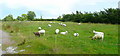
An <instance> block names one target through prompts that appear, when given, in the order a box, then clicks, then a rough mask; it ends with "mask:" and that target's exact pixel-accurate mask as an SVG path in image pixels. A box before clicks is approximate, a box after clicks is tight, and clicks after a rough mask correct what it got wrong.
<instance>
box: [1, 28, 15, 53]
mask: <svg viewBox="0 0 120 56" xmlns="http://www.w3.org/2000/svg"><path fill="white" fill-rule="evenodd" d="M10 37H11V36H10V35H9V33H7V32H4V31H3V30H0V44H2V46H0V54H2V47H3V46H4V45H11V44H14V43H15V42H14V41H12V40H11V39H10Z"/></svg>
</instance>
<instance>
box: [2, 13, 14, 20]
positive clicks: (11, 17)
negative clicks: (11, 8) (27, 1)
mask: <svg viewBox="0 0 120 56" xmlns="http://www.w3.org/2000/svg"><path fill="white" fill-rule="evenodd" d="M3 20H4V21H13V15H11V14H9V15H8V16H6V17H5V18H4V19H3Z"/></svg>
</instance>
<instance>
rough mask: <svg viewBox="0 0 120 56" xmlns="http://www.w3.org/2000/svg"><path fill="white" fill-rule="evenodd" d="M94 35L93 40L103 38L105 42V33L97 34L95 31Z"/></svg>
mask: <svg viewBox="0 0 120 56" xmlns="http://www.w3.org/2000/svg"><path fill="white" fill-rule="evenodd" d="M93 33H94V34H95V35H94V36H93V37H92V40H94V39H97V38H101V39H102V40H103V38H104V33H103V32H96V31H95V30H93Z"/></svg>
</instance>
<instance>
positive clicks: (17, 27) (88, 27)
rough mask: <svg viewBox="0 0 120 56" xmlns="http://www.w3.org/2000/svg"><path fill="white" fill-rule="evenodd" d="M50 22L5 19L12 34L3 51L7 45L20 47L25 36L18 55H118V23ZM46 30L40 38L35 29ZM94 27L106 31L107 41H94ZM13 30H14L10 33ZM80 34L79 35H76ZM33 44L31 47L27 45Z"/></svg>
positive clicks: (105, 39) (5, 23)
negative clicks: (10, 41) (64, 25)
mask: <svg viewBox="0 0 120 56" xmlns="http://www.w3.org/2000/svg"><path fill="white" fill-rule="evenodd" d="M49 22H50V21H31V22H29V21H27V22H25V21H23V22H18V21H6V22H2V30H4V31H6V32H8V33H10V35H11V36H12V37H11V40H14V41H15V43H14V44H12V45H3V50H4V49H5V48H6V47H8V46H17V45H18V44H19V43H21V42H22V41H23V40H24V39H25V40H26V42H25V44H23V45H21V46H17V47H18V50H20V49H25V51H24V52H20V53H18V54H118V45H117V44H118V25H117V24H114V25H113V24H99V23H98V24H97V23H96V24H94V23H82V24H81V25H78V24H77V23H75V22H62V23H65V24H66V25H67V26H66V27H63V26H60V25H59V24H58V23H60V21H55V22H56V23H53V24H51V25H52V27H48V24H50V23H49ZM39 26H40V27H42V29H45V30H46V34H45V36H44V35H41V36H40V37H37V36H35V35H34V34H33V32H37V31H38V27H39ZM55 29H60V32H63V31H68V34H66V35H61V34H55ZM93 30H96V31H100V32H104V33H105V36H104V40H103V41H101V40H100V39H96V40H91V39H92V36H93V35H94V34H93V32H92V31H93ZM11 31H12V33H11ZM75 32H77V33H79V36H78V37H75V36H74V35H73V34H74V33H75ZM28 45H30V46H31V47H26V46H28Z"/></svg>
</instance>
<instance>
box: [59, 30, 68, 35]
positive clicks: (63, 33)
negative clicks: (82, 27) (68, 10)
mask: <svg viewBox="0 0 120 56" xmlns="http://www.w3.org/2000/svg"><path fill="white" fill-rule="evenodd" d="M67 33H68V31H65V32H60V34H62V35H66V34H67Z"/></svg>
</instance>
